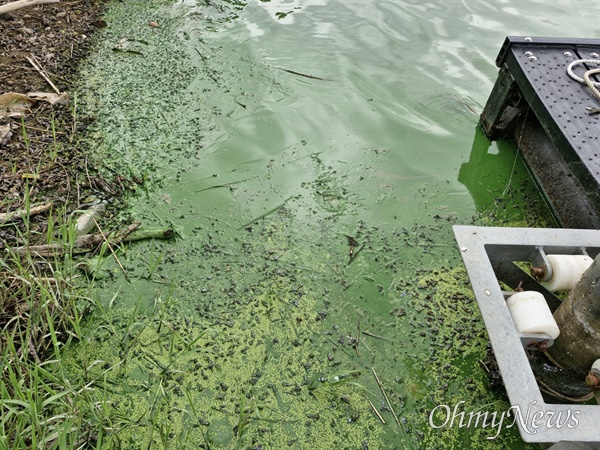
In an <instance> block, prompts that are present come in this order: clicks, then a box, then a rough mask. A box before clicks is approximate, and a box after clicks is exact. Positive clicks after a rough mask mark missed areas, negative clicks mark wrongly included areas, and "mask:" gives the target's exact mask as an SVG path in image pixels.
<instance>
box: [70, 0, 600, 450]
mask: <svg viewBox="0 0 600 450" xmlns="http://www.w3.org/2000/svg"><path fill="white" fill-rule="evenodd" d="M573 5H576V6H577V9H578V10H581V9H585V10H587V11H589V13H590V14H586V15H585V17H584V18H583V19H582V17H581V16H580V15H578V16H577V17H575V16H574V15H571V14H570V11H571V10H572V7H573ZM598 17H600V5H599V4H598V2H597V1H578V2H574V1H554V2H542V1H516V0H504V1H499V2H486V1H470V0H464V1H454V0H452V1H428V2H421V1H356V0H353V1H333V0H331V1H328V0H306V1H300V0H295V1H283V0H281V1H264V0H263V1H249V2H242V1H233V0H230V1H224V0H215V1H211V2H205V1H192V0H181V1H167V0H144V1H141V0H126V1H120V2H118V1H114V2H112V3H111V4H110V6H109V8H108V11H107V14H106V18H105V19H106V21H107V23H108V27H107V29H106V30H105V31H103V32H101V33H100V35H99V37H98V42H97V45H96V47H95V51H94V53H93V55H92V57H91V58H90V60H89V62H88V64H87V65H86V67H85V69H84V73H83V81H82V86H81V91H80V92H79V93H78V98H79V100H78V101H79V104H78V108H79V111H80V114H81V120H82V121H86V122H89V124H90V126H89V129H88V131H87V134H86V136H85V139H84V142H85V146H86V148H87V149H88V150H89V151H90V158H91V159H93V160H95V161H96V162H97V163H101V164H104V165H106V166H107V167H108V169H107V171H106V173H107V174H110V173H113V174H114V173H119V174H122V175H123V176H124V177H125V178H136V179H138V180H141V181H143V183H142V184H141V185H137V189H136V192H134V193H131V194H129V195H128V197H127V201H128V205H129V207H128V209H126V210H123V211H122V216H121V219H123V220H140V221H142V222H143V223H144V224H145V225H151V226H173V227H174V228H175V229H176V230H177V232H178V238H177V239H176V241H171V242H167V243H165V242H141V243H136V244H134V245H131V246H129V247H128V248H127V249H125V250H123V251H121V252H119V254H118V257H119V263H120V265H121V266H122V267H121V266H120V265H119V264H117V262H116V261H115V260H114V258H106V259H105V260H104V261H103V262H102V264H101V267H100V268H99V269H100V270H98V271H97V279H96V282H97V285H98V287H97V289H95V290H94V301H95V303H96V304H97V310H96V311H95V312H93V313H92V314H91V316H90V318H89V320H88V322H87V325H86V328H85V333H84V338H83V339H82V341H81V342H80V343H79V344H77V345H74V346H72V347H71V348H69V349H67V353H66V356H65V361H66V362H67V363H68V366H69V367H70V370H71V371H72V374H73V375H72V376H73V377H74V378H77V379H79V380H80V381H84V382H87V383H91V384H90V385H91V386H93V387H94V389H95V390H94V392H95V395H97V396H98V402H99V403H98V404H99V405H105V413H104V415H101V416H102V419H101V420H100V419H99V423H98V426H99V427H103V429H105V430H106V434H105V435H104V440H105V446H106V447H107V448H110V447H111V446H112V447H114V448H140V449H142V448H143V449H147V448H173V449H181V448H207V449H208V448H211V449H213V448H240V449H241V448H248V449H250V448H255V449H258V448H264V449H281V448H295V449H318V448H324V449H345V448H348V449H365V448H371V449H377V448H381V449H391V448H442V447H447V448H488V447H490V448H496V447H501V446H504V447H509V448H516V447H525V445H524V444H523V443H522V442H521V439H520V437H519V434H518V431H517V430H516V429H515V427H512V428H509V429H503V430H501V433H500V434H499V436H497V437H496V438H495V439H493V440H491V439H487V438H488V437H492V436H494V435H496V434H497V433H496V430H491V429H489V428H488V429H483V428H476V427H471V428H469V427H463V428H460V427H457V426H455V427H442V428H438V429H436V428H433V427H431V426H430V424H429V413H430V411H431V410H432V409H433V408H435V407H436V406H437V405H442V404H444V405H450V406H451V407H454V405H456V404H458V403H459V402H460V401H464V402H465V403H464V409H465V410H466V411H473V410H484V411H490V412H491V411H498V412H502V411H505V410H507V409H508V408H509V407H510V405H509V404H508V402H507V400H506V399H505V397H503V395H502V393H501V392H496V391H493V390H492V389H491V388H490V385H489V382H488V379H487V375H486V373H485V370H484V369H483V367H482V365H481V364H480V360H482V359H483V358H484V357H485V355H486V343H487V337H486V334H485V328H484V326H483V323H482V321H481V319H480V315H479V311H478V309H477V306H476V302H475V301H474V298H473V296H472V293H471V291H470V287H469V283H468V280H467V277H466V274H465V272H464V269H463V268H462V263H461V260H460V256H459V254H458V252H457V250H456V247H455V242H454V238H453V235H452V230H451V226H452V225H454V224H480V225H481V224H483V225H496V226H498V225H513V226H532V227H540V226H555V225H556V224H555V223H554V221H553V219H552V217H551V216H550V214H549V212H548V210H547V208H546V206H545V204H544V202H543V200H542V199H541V197H540V195H539V193H538V191H537V189H536V187H535V185H534V184H533V182H532V181H531V178H530V176H529V174H528V172H527V170H526V168H525V167H524V165H523V163H522V161H521V159H520V157H519V154H518V152H517V151H516V149H515V148H514V147H513V146H512V145H511V144H509V143H506V142H499V143H496V142H493V143H492V142H489V141H488V140H487V138H486V137H485V136H484V135H483V133H482V132H481V131H480V129H479V127H478V114H479V113H480V111H481V109H482V108H483V106H484V104H485V102H486V100H487V97H488V95H489V93H490V92H491V89H492V86H493V83H494V81H495V78H496V74H497V68H496V67H495V66H494V60H495V57H496V55H497V53H498V51H499V49H500V46H501V45H502V42H503V40H504V38H505V36H506V35H533V36H569V37H573V36H579V37H597V36H598V35H599V33H600V23H599V22H598ZM152 21H155V22H157V23H158V25H159V26H158V27H154V26H149V23H150V22H152ZM107 176H108V175H107ZM348 236H350V237H351V238H352V239H349V238H348ZM125 274H126V276H125ZM377 378H378V379H379V382H378V381H377ZM384 393H385V395H384ZM385 396H387V397H388V399H389V404H388V401H387V400H386V398H385ZM106 405H110V407H107V406H106Z"/></svg>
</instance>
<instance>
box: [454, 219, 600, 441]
mask: <svg viewBox="0 0 600 450" xmlns="http://www.w3.org/2000/svg"><path fill="white" fill-rule="evenodd" d="M453 230H454V235H455V237H456V241H457V243H458V246H459V249H460V252H461V255H462V257H463V261H464V263H465V267H466V269H467V272H468V274H469V279H470V280H471V285H472V288H473V292H474V294H475V298H476V299H477V303H478V305H479V309H480V310H481V315H482V316H483V320H484V322H485V326H486V329H487V332H488V336H489V338H490V342H491V343H492V348H493V350H494V355H495V357H496V361H497V363H498V366H499V368H500V373H501V374H502V381H503V382H504V386H505V388H506V392H507V394H508V397H509V399H510V403H511V405H512V406H513V407H515V408H518V410H519V411H520V412H521V413H522V414H523V417H522V419H523V420H520V419H519V420H516V423H517V425H518V427H519V431H520V433H521V437H522V438H523V440H524V441H525V442H560V441H571V442H600V432H599V431H598V426H599V425H598V424H600V405H581V404H568V405H567V404H554V403H546V401H545V400H544V397H543V396H542V393H541V392H540V389H539V388H538V385H537V382H536V377H535V375H534V373H533V370H532V368H531V365H530V361H529V359H528V354H527V352H526V351H525V349H524V348H523V345H522V341H521V336H520V335H519V333H518V332H517V330H516V327H515V325H514V322H513V319H512V317H511V314H510V312H509V310H508V307H507V305H506V301H505V299H504V292H503V291H502V289H501V287H500V282H503V283H504V284H506V285H508V286H510V287H512V288H513V289H514V288H516V287H517V285H520V286H521V287H522V288H524V289H525V290H536V291H538V292H541V293H542V294H543V295H544V297H545V298H546V301H547V303H548V305H549V306H550V308H551V309H555V308H556V307H557V306H558V304H559V301H558V299H557V298H556V297H555V296H554V295H553V294H552V293H550V292H549V291H547V290H546V289H544V287H543V286H542V285H540V284H539V283H538V282H537V281H536V280H535V279H533V278H532V277H530V276H529V275H528V274H526V273H525V272H524V271H523V270H521V269H519V268H518V267H517V266H516V265H515V262H517V261H521V262H522V261H528V260H529V259H530V258H531V255H532V254H535V253H536V252H538V251H539V249H540V248H543V249H544V251H546V252H547V253H552V254H566V255H573V254H581V252H585V253H587V254H588V255H589V256H591V257H592V258H595V257H596V256H597V255H598V254H599V253H600V230H567V229H541V228H538V229H535V228H494V227H472V226H458V225H456V226H454V227H453ZM534 417H538V420H537V422H536V424H535V425H534V424H533V422H534V421H533V418H534ZM557 417H561V418H562V420H563V422H562V423H563V425H562V426H558V425H557V423H556V418H557ZM566 417H577V423H576V424H575V423H571V426H569V425H565V424H564V420H565V418H566Z"/></svg>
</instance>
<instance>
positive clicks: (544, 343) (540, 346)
mask: <svg viewBox="0 0 600 450" xmlns="http://www.w3.org/2000/svg"><path fill="white" fill-rule="evenodd" d="M548 348H550V347H548V341H542V342H539V343H538V344H537V349H538V350H539V351H540V352H546V351H548Z"/></svg>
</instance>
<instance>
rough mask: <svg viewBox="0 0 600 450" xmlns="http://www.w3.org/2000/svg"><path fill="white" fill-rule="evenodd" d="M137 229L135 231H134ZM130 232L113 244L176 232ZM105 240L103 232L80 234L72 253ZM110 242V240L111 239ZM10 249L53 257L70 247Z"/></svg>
mask: <svg viewBox="0 0 600 450" xmlns="http://www.w3.org/2000/svg"><path fill="white" fill-rule="evenodd" d="M134 226H139V225H137V223H136V224H132V225H130V226H129V227H127V229H126V230H125V231H124V232H122V233H121V235H122V234H124V233H125V232H127V231H128V230H130V229H131V228H134ZM133 231H135V232H133ZM128 233H129V234H126V235H125V238H124V239H122V241H119V240H118V238H117V242H112V245H116V244H117V243H120V242H134V241H141V240H143V239H172V238H174V237H175V232H174V231H173V229H172V228H161V229H154V228H153V229H148V230H139V231H138V230H132V231H129V232H128ZM104 241H105V237H104V236H103V235H102V234H101V233H98V234H84V235H83V236H79V237H78V238H77V239H76V240H75V242H74V244H73V249H72V253H73V254H77V253H87V252H89V251H90V250H91V249H93V248H95V247H97V246H98V245H100V244H101V243H102V242H104ZM109 242H110V241H109ZM8 250H9V251H11V252H13V253H16V254H18V255H22V256H23V255H27V254H32V255H34V256H41V257H51V256H59V255H63V254H64V253H65V252H67V250H68V247H67V246H66V245H63V244H43V245H30V246H23V247H12V248H10V249H8Z"/></svg>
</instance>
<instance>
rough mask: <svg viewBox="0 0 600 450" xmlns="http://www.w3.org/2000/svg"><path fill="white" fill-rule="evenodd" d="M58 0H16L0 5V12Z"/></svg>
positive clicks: (57, 0) (4, 12)
mask: <svg viewBox="0 0 600 450" xmlns="http://www.w3.org/2000/svg"><path fill="white" fill-rule="evenodd" d="M59 1H60V0H18V1H16V2H12V3H8V4H7V5H2V6H0V14H6V13H7V12H11V11H16V10H17V9H21V8H25V7H27V6H35V5H43V4H45V3H58V2H59Z"/></svg>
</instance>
